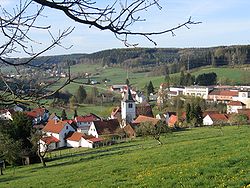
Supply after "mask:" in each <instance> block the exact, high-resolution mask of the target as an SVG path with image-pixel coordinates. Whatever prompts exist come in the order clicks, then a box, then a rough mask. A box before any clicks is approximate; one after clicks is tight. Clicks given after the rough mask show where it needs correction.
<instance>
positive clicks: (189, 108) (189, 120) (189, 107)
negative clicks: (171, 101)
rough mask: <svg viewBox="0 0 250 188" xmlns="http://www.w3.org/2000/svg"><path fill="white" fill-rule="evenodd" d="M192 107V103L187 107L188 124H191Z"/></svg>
mask: <svg viewBox="0 0 250 188" xmlns="http://www.w3.org/2000/svg"><path fill="white" fill-rule="evenodd" d="M191 113H192V112H191V105H190V103H187V105H186V122H187V123H190V122H191Z"/></svg>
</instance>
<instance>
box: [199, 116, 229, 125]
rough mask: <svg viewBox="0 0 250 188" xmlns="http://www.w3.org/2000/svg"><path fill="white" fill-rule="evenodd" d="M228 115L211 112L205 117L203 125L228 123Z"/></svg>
mask: <svg viewBox="0 0 250 188" xmlns="http://www.w3.org/2000/svg"><path fill="white" fill-rule="evenodd" d="M227 123H228V116H227V115H226V114H219V113H211V114H207V115H206V116H205V117H204V118H203V125H216V124H227Z"/></svg>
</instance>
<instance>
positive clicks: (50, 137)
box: [41, 136, 60, 145]
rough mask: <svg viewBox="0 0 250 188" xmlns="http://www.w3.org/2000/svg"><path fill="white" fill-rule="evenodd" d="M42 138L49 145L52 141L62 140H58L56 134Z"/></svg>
mask: <svg viewBox="0 0 250 188" xmlns="http://www.w3.org/2000/svg"><path fill="white" fill-rule="evenodd" d="M41 140H42V141H43V142H45V143H46V144H48V145H49V144H51V143H56V142H60V140H58V139H57V138H55V137H54V136H46V137H43V138H41Z"/></svg>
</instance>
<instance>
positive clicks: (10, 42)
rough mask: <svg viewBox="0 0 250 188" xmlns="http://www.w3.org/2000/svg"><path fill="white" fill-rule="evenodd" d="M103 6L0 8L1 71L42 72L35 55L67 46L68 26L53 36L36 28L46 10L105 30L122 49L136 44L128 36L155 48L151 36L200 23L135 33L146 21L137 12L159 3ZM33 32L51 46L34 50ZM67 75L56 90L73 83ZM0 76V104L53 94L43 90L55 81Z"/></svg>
mask: <svg viewBox="0 0 250 188" xmlns="http://www.w3.org/2000/svg"><path fill="white" fill-rule="evenodd" d="M102 4H106V5H102ZM102 4H101V5H100V4H98V3H97V2H95V1H93V0H20V1H19V4H18V5H16V7H13V10H12V11H11V12H10V11H7V10H6V9H4V8H3V7H0V30H1V32H0V38H3V39H4V40H3V42H2V43H1V44H0V66H1V68H2V67H6V66H11V67H14V68H15V69H16V71H17V72H19V69H18V67H20V66H25V67H27V66H28V67H38V69H41V66H42V65H41V64H40V65H35V64H34V63H33V62H34V60H35V59H36V58H37V57H38V56H40V55H42V54H43V53H44V52H46V51H48V50H50V49H52V48H54V47H56V46H60V47H63V48H69V47H70V46H69V47H65V46H63V45H62V40H63V39H64V38H65V37H67V36H68V35H69V34H71V33H72V31H73V29H74V28H71V27H69V28H67V29H65V30H63V31H59V33H58V35H57V36H54V35H52V33H51V32H50V26H39V25H36V23H37V19H38V18H43V14H42V12H43V10H44V9H46V8H48V9H54V10H55V11H61V12H63V13H64V14H65V15H66V16H67V17H68V18H69V19H71V20H74V21H75V22H77V23H79V24H84V25H88V26H89V27H96V28H98V29H100V30H108V31H110V32H111V33H114V35H115V37H116V38H117V39H118V40H121V41H122V42H123V43H124V44H125V46H137V45H138V44H130V43H129V41H128V37H129V36H142V37H145V38H146V39H147V40H149V41H151V42H152V43H153V44H155V45H156V42H155V41H154V40H153V39H152V38H151V36H153V35H160V34H165V33H171V34H172V35H175V33H174V32H175V30H177V29H179V28H182V27H186V28H189V25H192V24H198V23H199V22H194V21H192V20H191V18H189V19H188V20H187V21H186V22H184V23H182V24H179V25H177V26H176V27H173V28H170V29H165V30H163V31H152V32H137V31H134V30H133V27H132V26H133V25H134V24H135V23H137V22H141V21H145V19H143V18H141V17H140V13H142V12H143V11H145V10H147V9H149V8H150V7H152V6H156V7H158V8H159V9H161V6H160V4H159V0H133V1H132V0H119V1H118V0H114V1H113V2H112V3H110V1H108V2H106V3H102ZM34 30H45V31H48V36H49V37H51V44H50V45H48V46H47V47H45V48H44V49H43V50H40V51H35V50H34V46H35V45H37V44H40V42H39V41H35V40H34V39H33V38H32V37H31V35H30V32H31V31H34ZM21 52H22V53H25V54H26V55H27V56H28V57H29V58H27V59H21V60H19V59H14V60H13V59H12V57H16V56H17V55H18V54H19V53H21ZM67 75H68V78H67V79H66V80H65V82H64V84H62V86H61V87H59V88H58V89H57V91H58V90H60V89H62V87H64V86H65V85H67V84H70V83H71V82H72V81H74V78H72V77H71V74H70V69H69V70H68V74H67ZM0 77H1V92H0V102H1V103H2V104H7V105H8V104H12V103H20V102H21V103H22V102H34V101H37V100H38V99H41V98H45V97H48V96H51V95H53V94H54V93H55V92H56V91H52V92H47V93H46V94H45V93H43V92H42V91H44V90H45V89H46V88H48V87H49V86H50V85H51V84H54V83H55V82H57V81H58V80H54V81H53V83H50V84H45V85H43V86H41V85H39V84H40V83H34V80H31V79H23V80H22V81H20V79H19V78H18V80H17V79H15V78H12V77H9V76H6V75H5V74H3V73H2V72H0ZM21 78H23V77H21ZM24 85H26V86H27V85H30V86H32V87H30V88H28V89H25V88H23V86H24ZM31 89H33V91H32V90H31ZM30 91H31V92H30Z"/></svg>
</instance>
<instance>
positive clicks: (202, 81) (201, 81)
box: [195, 72, 217, 86]
mask: <svg viewBox="0 0 250 188" xmlns="http://www.w3.org/2000/svg"><path fill="white" fill-rule="evenodd" d="M195 82H196V84H198V85H201V86H209V85H216V82H217V75H216V73H214V72H211V73H207V74H206V73H204V74H200V75H198V76H197V77H196V81H195Z"/></svg>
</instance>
